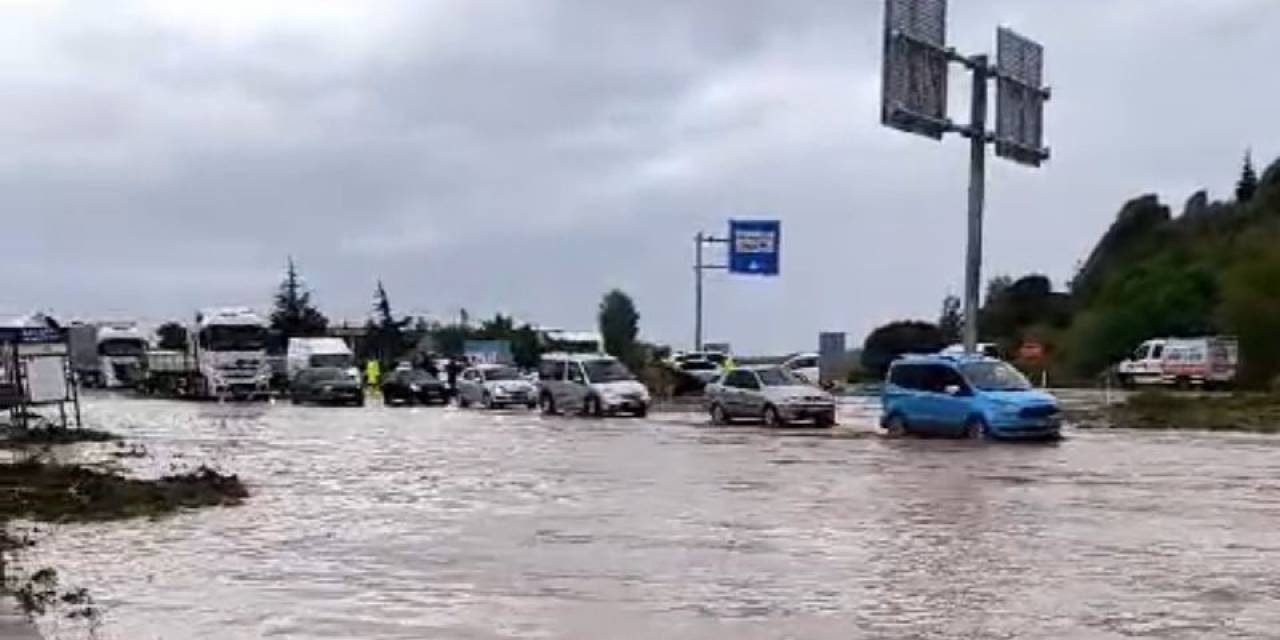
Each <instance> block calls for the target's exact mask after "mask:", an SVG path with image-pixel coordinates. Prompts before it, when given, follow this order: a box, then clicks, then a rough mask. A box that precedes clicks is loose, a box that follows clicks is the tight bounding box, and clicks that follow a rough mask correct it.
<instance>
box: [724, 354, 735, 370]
mask: <svg viewBox="0 0 1280 640" xmlns="http://www.w3.org/2000/svg"><path fill="white" fill-rule="evenodd" d="M737 368H738V363H736V362H734V361H733V356H731V355H729V354H727V353H726V354H725V356H724V366H723V369H724V371H725V373H728V372H730V371H733V370H734V369H737Z"/></svg>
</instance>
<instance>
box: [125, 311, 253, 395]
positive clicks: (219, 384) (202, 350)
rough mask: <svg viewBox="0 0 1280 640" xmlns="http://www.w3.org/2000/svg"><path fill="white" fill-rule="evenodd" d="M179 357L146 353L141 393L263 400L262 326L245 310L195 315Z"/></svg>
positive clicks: (167, 352) (206, 312)
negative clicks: (145, 369)
mask: <svg viewBox="0 0 1280 640" xmlns="http://www.w3.org/2000/svg"><path fill="white" fill-rule="evenodd" d="M187 336H188V338H187V348H186V349H185V350H183V351H150V352H148V353H147V371H146V379H145V382H144V385H143V388H144V390H147V391H150V392H153V393H163V394H169V395H176V396H181V397H190V398H234V399H266V398H267V397H268V396H269V395H270V392H271V375H272V371H271V364H270V362H269V361H268V360H267V351H266V346H267V324H266V322H265V321H264V320H263V319H262V317H261V316H259V315H258V314H257V313H255V312H254V311H252V310H250V309H246V308H225V309H209V310H205V311H201V312H199V313H197V314H196V320H195V324H194V325H192V326H191V328H190V329H188V331H187Z"/></svg>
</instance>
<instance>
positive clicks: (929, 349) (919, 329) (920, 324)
mask: <svg viewBox="0 0 1280 640" xmlns="http://www.w3.org/2000/svg"><path fill="white" fill-rule="evenodd" d="M945 346H947V343H946V340H944V339H943V335H942V331H941V330H940V329H939V328H938V325H936V324H933V323H930V322H924V321H922V320H899V321H897V322H890V323H889V324H886V325H884V326H882V327H879V328H877V329H876V330H875V331H872V332H871V334H870V335H868V336H867V339H866V341H865V342H864V343H863V345H862V356H861V360H862V368H863V369H864V370H866V371H867V372H868V373H870V374H871V375H872V376H874V377H876V378H883V377H884V375H885V373H886V372H887V371H888V370H889V365H890V364H891V363H892V362H893V361H894V360H896V359H897V358H898V357H899V356H901V355H903V354H907V353H936V352H938V351H940V350H942V349H943V348H944V347H945Z"/></svg>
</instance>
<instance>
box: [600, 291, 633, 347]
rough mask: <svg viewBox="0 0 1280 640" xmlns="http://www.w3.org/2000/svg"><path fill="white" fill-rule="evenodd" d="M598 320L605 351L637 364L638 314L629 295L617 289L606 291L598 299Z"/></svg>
mask: <svg viewBox="0 0 1280 640" xmlns="http://www.w3.org/2000/svg"><path fill="white" fill-rule="evenodd" d="M599 320H600V335H601V336H603V337H604V349H605V351H607V352H609V353H610V354H612V355H613V356H615V357H617V358H618V359H620V360H622V361H624V362H626V363H628V364H630V365H636V364H638V363H637V362H636V358H637V356H638V355H639V354H638V353H637V349H636V338H637V336H638V335H639V334H640V314H639V313H638V312H637V311H636V306H635V303H634V302H632V301H631V297H630V296H628V295H627V294H625V293H623V292H622V291H620V290H618V289H614V290H612V291H610V292H609V293H606V294H605V296H604V299H603V300H601V301H600V314H599Z"/></svg>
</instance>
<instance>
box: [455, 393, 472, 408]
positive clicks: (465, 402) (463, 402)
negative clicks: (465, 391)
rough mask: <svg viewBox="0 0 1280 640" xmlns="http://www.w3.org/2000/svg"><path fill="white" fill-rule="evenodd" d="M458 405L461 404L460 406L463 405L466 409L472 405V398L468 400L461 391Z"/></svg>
mask: <svg viewBox="0 0 1280 640" xmlns="http://www.w3.org/2000/svg"><path fill="white" fill-rule="evenodd" d="M458 406H459V407H462V408H463V409H466V408H467V407H470V406H471V401H470V400H468V399H467V397H466V396H464V395H462V394H461V393H459V394H458Z"/></svg>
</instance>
